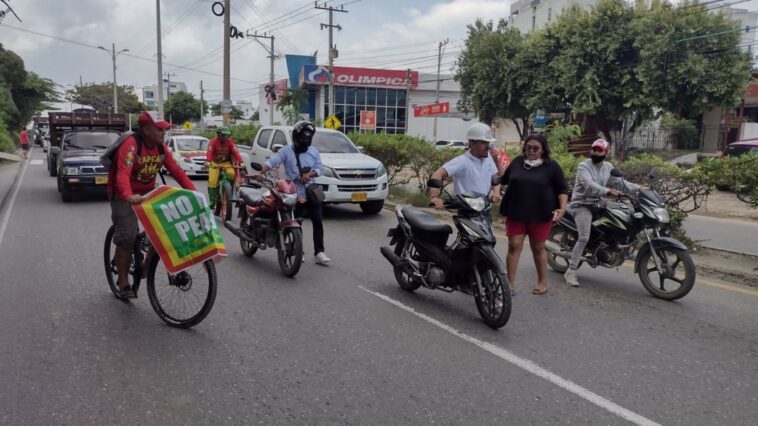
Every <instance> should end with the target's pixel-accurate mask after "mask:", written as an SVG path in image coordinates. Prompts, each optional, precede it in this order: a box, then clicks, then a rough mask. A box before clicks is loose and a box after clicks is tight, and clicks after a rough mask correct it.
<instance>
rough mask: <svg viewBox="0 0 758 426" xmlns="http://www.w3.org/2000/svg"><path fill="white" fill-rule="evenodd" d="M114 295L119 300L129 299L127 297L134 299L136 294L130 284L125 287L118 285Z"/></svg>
mask: <svg viewBox="0 0 758 426" xmlns="http://www.w3.org/2000/svg"><path fill="white" fill-rule="evenodd" d="M116 297H118V298H119V299H121V300H129V299H135V298H136V297H137V295H135V294H134V290H132V286H129V287H126V288H120V287H119V289H118V292H117V294H116Z"/></svg>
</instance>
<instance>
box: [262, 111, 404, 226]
mask: <svg viewBox="0 0 758 426" xmlns="http://www.w3.org/2000/svg"><path fill="white" fill-rule="evenodd" d="M291 143H292V127H291V126H266V127H262V128H261V129H260V130H259V131H258V134H257V135H256V137H255V142H254V143H253V148H252V151H251V157H252V158H251V161H253V162H256V163H263V162H265V161H266V160H268V159H269V158H271V156H273V155H274V152H276V151H277V150H278V149H280V148H281V147H283V146H286V145H289V144H291ZM313 146H315V147H316V148H317V149H318V150H319V152H320V153H321V161H322V163H323V166H324V169H323V174H322V175H321V176H319V177H317V178H316V183H318V184H320V185H322V186H323V189H324V194H325V195H326V200H325V203H330V204H339V203H353V204H359V205H360V207H361V210H363V212H364V213H366V214H376V213H379V212H380V211H381V210H382V207H384V200H385V199H386V198H387V195H388V194H389V189H388V186H387V185H388V184H387V170H386V169H385V168H384V166H383V165H382V163H381V162H380V161H379V160H377V159H375V158H373V157H369V156H368V155H365V154H362V153H361V152H360V150H359V148H357V147H356V146H355V145H354V144H353V142H352V141H351V140H350V139H349V138H348V137H347V136H345V135H344V134H343V133H341V132H338V131H336V130H330V129H326V128H321V127H319V128H317V129H316V134H315V135H314V137H313Z"/></svg>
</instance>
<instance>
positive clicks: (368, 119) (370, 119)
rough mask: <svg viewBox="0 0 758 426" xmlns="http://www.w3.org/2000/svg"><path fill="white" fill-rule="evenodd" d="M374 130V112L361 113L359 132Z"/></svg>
mask: <svg viewBox="0 0 758 426" xmlns="http://www.w3.org/2000/svg"><path fill="white" fill-rule="evenodd" d="M370 129H376V111H361V130H370Z"/></svg>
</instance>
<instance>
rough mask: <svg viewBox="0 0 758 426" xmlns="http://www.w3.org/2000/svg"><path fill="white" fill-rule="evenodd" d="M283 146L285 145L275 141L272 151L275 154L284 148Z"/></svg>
mask: <svg viewBox="0 0 758 426" xmlns="http://www.w3.org/2000/svg"><path fill="white" fill-rule="evenodd" d="M282 147H284V145H282V144H278V143H275V144H273V145H271V151H273V152H274V154H276V153H277V152H278V151H279V150H280V149H282Z"/></svg>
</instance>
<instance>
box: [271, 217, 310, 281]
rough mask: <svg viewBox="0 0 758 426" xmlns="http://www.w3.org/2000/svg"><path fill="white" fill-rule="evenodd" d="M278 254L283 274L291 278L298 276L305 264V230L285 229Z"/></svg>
mask: <svg viewBox="0 0 758 426" xmlns="http://www.w3.org/2000/svg"><path fill="white" fill-rule="evenodd" d="M282 241H283V244H282ZM276 252H277V257H278V259H279V268H280V269H281V270H282V273H283V274H284V275H285V276H287V277H290V278H292V277H294V276H295V275H297V272H298V271H299V270H300V266H301V265H302V264H303V230H302V229H301V228H285V229H284V230H283V231H282V236H281V240H280V243H279V245H278V247H277V250H276Z"/></svg>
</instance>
